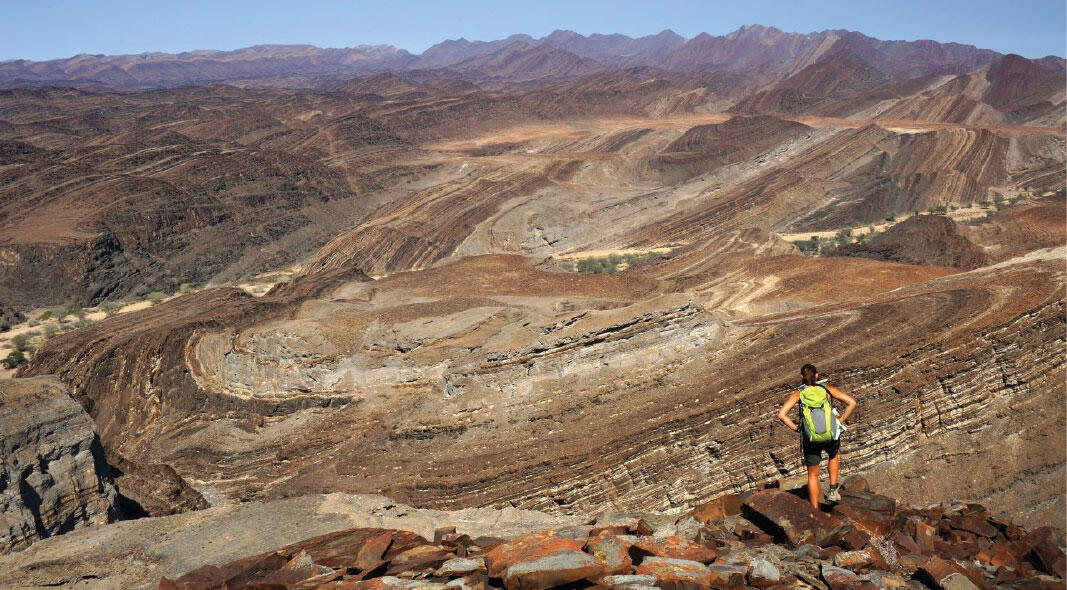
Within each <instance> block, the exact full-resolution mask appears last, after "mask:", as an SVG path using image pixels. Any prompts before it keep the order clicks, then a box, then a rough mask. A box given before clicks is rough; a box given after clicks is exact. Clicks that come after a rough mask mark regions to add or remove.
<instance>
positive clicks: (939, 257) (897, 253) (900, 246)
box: [834, 215, 989, 270]
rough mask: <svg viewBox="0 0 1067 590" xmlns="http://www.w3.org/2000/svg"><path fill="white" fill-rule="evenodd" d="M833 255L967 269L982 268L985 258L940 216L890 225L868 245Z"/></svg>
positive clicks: (840, 250)
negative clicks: (887, 229)
mask: <svg viewBox="0 0 1067 590" xmlns="http://www.w3.org/2000/svg"><path fill="white" fill-rule="evenodd" d="M834 254H835V255H837V256H856V257H860V258H871V259H874V260H885V261H888V262H902V263H905V264H929V265H933V266H951V267H953V268H961V269H964V270H971V269H974V268H978V267H981V266H985V265H986V264H988V262H989V256H987V255H986V253H985V252H984V251H983V250H982V248H981V247H980V246H978V245H977V244H975V243H974V242H972V241H970V240H969V239H967V237H966V236H965V235H963V233H962V232H960V231H959V228H958V227H957V226H956V223H955V222H954V221H952V220H951V219H949V218H947V217H943V216H940V215H917V216H915V217H910V218H908V219H907V220H905V221H903V222H901V223H898V224H897V225H894V226H893V227H892V228H890V229H889V231H887V232H886V233H884V234H882V235H879V236H876V237H875V238H874V239H872V240H871V241H870V242H867V243H863V244H849V245H847V246H845V247H843V248H838V249H837V250H835V251H834Z"/></svg>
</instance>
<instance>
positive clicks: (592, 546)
mask: <svg viewBox="0 0 1067 590" xmlns="http://www.w3.org/2000/svg"><path fill="white" fill-rule="evenodd" d="M636 539H637V538H636V537H633V536H620V535H611V534H607V533H601V534H600V535H598V536H596V537H591V538H590V539H589V542H588V543H586V546H585V548H586V551H588V552H589V553H591V554H592V555H593V556H594V557H596V558H597V559H599V560H600V561H601V563H603V564H604V566H605V567H606V568H607V570H608V573H610V574H629V573H630V572H632V571H633V559H632V558H631V557H630V546H631V545H632V544H633V542H634V541H635V540H636Z"/></svg>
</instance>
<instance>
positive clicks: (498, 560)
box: [485, 531, 582, 578]
mask: <svg viewBox="0 0 1067 590" xmlns="http://www.w3.org/2000/svg"><path fill="white" fill-rule="evenodd" d="M565 549H566V550H571V551H581V550H582V543H579V542H578V541H575V540H574V539H571V538H569V537H560V536H558V535H556V532H555V531H541V532H536V533H530V534H528V535H523V536H521V537H518V538H517V539H513V540H511V541H508V542H507V543H503V544H501V545H497V546H496V547H494V548H493V549H492V550H490V551H489V552H488V553H486V554H485V565H486V568H487V569H488V571H489V577H491V578H501V577H503V576H504V573H505V572H506V571H507V569H508V568H509V567H511V566H512V565H515V564H518V563H524V562H530V561H535V560H537V559H540V558H542V557H547V556H549V555H551V554H553V553H555V552H557V551H562V550H565Z"/></svg>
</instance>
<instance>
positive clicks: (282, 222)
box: [0, 29, 1067, 525]
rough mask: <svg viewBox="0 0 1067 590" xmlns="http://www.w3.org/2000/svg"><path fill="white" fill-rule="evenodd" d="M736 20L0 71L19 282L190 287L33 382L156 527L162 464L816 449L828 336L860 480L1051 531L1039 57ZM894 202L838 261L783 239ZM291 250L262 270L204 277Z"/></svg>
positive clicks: (188, 468)
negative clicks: (199, 82) (140, 86)
mask: <svg viewBox="0 0 1067 590" xmlns="http://www.w3.org/2000/svg"><path fill="white" fill-rule="evenodd" d="M743 33H744V34H743V35H742V34H739V35H738V36H737V37H735V38H731V39H727V41H729V42H727V41H722V40H721V39H720V40H716V39H714V38H710V37H708V38H707V39H702V38H697V39H694V40H690V41H689V42H686V43H685V44H684V45H680V46H679V45H677V44H675V43H674V42H673V41H672V40H671V39H670V36H669V35H668V36H666V37H663V38H660V39H659V40H658V41H657V40H653V39H646V40H644V41H642V43H643V44H647V45H641V47H645V50H648V51H653V52H655V51H659V52H660V53H658V54H657V55H664V56H668V55H669V57H664V60H665V63H673V64H675V65H674V66H672V69H670V70H665V69H657V68H652V67H634V68H630V69H626V70H617V69H611V67H616V66H611V67H606V66H604V64H603V63H600V62H596V63H590V61H589V60H592V59H593V58H590V57H587V56H584V55H578V54H575V53H570V52H568V50H565V49H561V48H560V47H557V46H549V45H546V44H545V43H528V42H525V41H523V42H522V44H521V45H519V46H516V45H514V44H507V45H504V46H501V47H496V48H494V49H491V50H489V49H487V48H485V47H482V46H456V47H451V48H450V49H449V48H439V51H438V52H437V53H439V54H441V55H439V56H438V57H439V58H441V59H445V57H443V56H445V54H447V53H449V52H454V55H455V56H459V57H457V59H456V61H452V62H449V66H448V67H441V68H437V69H426V70H418V71H416V70H411V71H407V72H399V73H398V72H387V73H378V74H376V75H374V76H366V77H362V78H359V79H354V80H333V79H331V80H329V81H328V82H327V81H323V83H322V84H319V85H317V86H316V87H315V88H302V89H286V88H274V89H252V88H236V87H232V86H200V87H191V88H179V89H170V90H151V91H141V92H131V93H125V94H119V93H112V92H104V91H101V92H88V91H76V90H69V89H41V90H26V89H17V90H11V91H5V92H4V93H2V94H0V154H3V157H4V160H3V163H2V165H0V278H2V279H3V282H2V283H0V297H2V298H3V299H4V301H5V306H4V308H5V309H6V308H7V307H8V305H7V304H6V301H9V300H10V301H13V302H15V304H13V305H12V307H13V308H17V307H19V306H20V305H21V306H22V307H24V308H29V307H33V306H39V305H52V304H56V303H63V302H68V301H73V302H77V303H81V304H85V303H92V302H98V301H101V300H105V299H122V298H125V297H128V296H131V295H142V294H144V293H145V292H147V291H149V290H161V291H167V292H172V291H174V290H175V289H177V288H178V286H179V285H181V284H185V283H193V284H195V285H204V284H207V285H208V287H207V288H204V289H203V290H199V291H196V292H190V293H186V294H183V295H181V296H178V297H175V298H173V299H171V300H168V301H165V302H163V303H160V304H159V305H155V306H149V307H148V308H147V309H142V310H140V311H136V312H132V313H121V314H118V315H115V316H114V317H110V318H108V319H105V320H103V321H101V322H99V323H97V324H94V325H91V326H88V327H85V328H82V329H79V330H74V331H71V332H68V333H65V334H61V335H59V336H55V337H52V338H49V339H48V340H47V341H46V342H45V343H44V346H43V347H42V348H41V349H40V350H39V351H37V352H36V354H35V355H34V356H33V358H32V360H31V361H30V362H29V363H28V364H27V365H25V366H24V367H23V368H22V369H20V372H19V375H20V376H31V375H42V374H54V375H56V376H57V377H58V378H59V379H60V380H61V381H62V382H63V383H64V384H65V385H67V386H68V387H69V389H70V392H71V394H72V395H73V397H74V398H75V399H76V400H77V401H78V402H79V403H80V404H81V406H82V407H83V408H84V409H85V410H86V412H88V414H89V415H90V416H91V418H92V420H93V422H94V424H95V427H96V430H97V431H98V433H99V436H100V440H101V442H102V445H103V447H104V450H105V454H106V456H107V458H108V460H109V461H111V462H112V464H113V465H116V466H118V465H121V466H122V467H121V468H120V470H121V471H123V472H128V474H131V475H125V476H123V477H127V479H126V482H127V483H123V481H122V480H121V479H117V480H116V482H115V485H116V486H117V489H118V492H119V493H121V494H126V496H127V497H132V496H131V492H130V490H129V489H126V490H124V486H127V488H129V487H131V486H133V485H134V484H132V483H130V482H133V481H137V482H140V483H138V484H137V485H138V486H142V487H141V488H140V489H138V493H137V494H134V495H137V497H141V498H146V500H145V501H144V503H142V508H144V509H145V512H147V513H149V514H150V515H158V514H162V512H161V510H163V508H160V506H161V505H162V504H165V502H164V503H162V504H161V503H159V502H157V501H156V500H158V498H160V497H161V494H160V492H159V490H153V489H152V488H151V477H147V476H145V475H143V474H151V473H155V471H153V470H157V468H158V469H163V470H164V471H166V473H167V474H168V478H167V479H168V481H167V485H169V486H171V488H172V489H174V490H179V491H181V493H183V494H185V497H186V499H189V502H187V504H188V505H189V506H194V507H195V506H199V505H201V504H203V503H212V504H227V503H232V502H254V501H265V500H275V499H279V498H289V497H295V496H302V495H307V494H318V493H331V492H348V493H375V494H384V495H386V496H389V497H391V498H394V499H396V500H398V501H403V502H408V503H411V504H413V505H417V506H423V507H436V508H462V507H468V506H496V507H503V506H513V507H519V508H532V509H538V510H544V511H548V512H554V513H557V514H558V513H563V514H576V513H582V512H595V511H598V510H603V509H608V508H611V509H615V510H668V511H673V510H681V509H683V507H686V506H692V505H694V504H696V503H698V502H701V501H704V500H707V499H709V498H711V497H713V496H716V495H718V494H721V493H723V492H740V491H744V490H749V489H752V488H754V487H758V486H760V485H762V484H763V483H765V482H767V481H769V480H773V479H780V478H791V477H793V476H797V475H800V473H801V469H802V467H801V465H800V462H799V461H798V460H797V457H796V448H795V447H796V443H797V441H796V438H795V436H794V435H793V434H792V433H789V432H787V431H786V430H785V429H783V428H781V427H780V425H779V424H778V423H777V422H776V420H775V419H774V413H775V411H776V410H777V408H778V406H779V405H780V403H781V402H782V400H783V399H784V397H785V396H786V395H787V394H788V392H789V391H790V390H791V388H792V387H793V386H794V385H795V382H796V380H797V379H796V373H797V369H798V367H799V366H800V365H801V364H802V363H804V362H815V363H816V364H818V365H819V366H820V367H821V368H822V369H823V371H824V373H827V374H828V375H829V376H830V378H831V380H832V382H833V383H834V384H836V385H838V386H840V387H841V388H842V389H844V390H846V391H848V392H850V393H852V394H853V395H855V396H856V398H857V399H859V400H860V409H859V410H858V413H857V414H856V418H855V419H854V420H853V422H852V423H850V429H851V430H850V432H849V434H848V438H847V439H846V443H845V449H846V450H845V454H846V455H845V456H846V457H847V461H848V462H847V469H848V470H850V471H857V472H864V473H865V474H866V476H867V477H868V479H870V480H871V482H872V483H874V484H876V485H877V486H878V488H879V489H884V490H887V491H889V492H891V493H892V494H894V495H896V496H897V497H900V498H901V499H902V500H905V501H908V502H912V503H915V504H925V503H929V502H936V501H942V500H947V499H949V498H962V499H966V500H977V501H981V502H984V503H986V504H988V505H989V506H991V507H993V508H994V510H996V511H998V512H1000V513H1002V514H1007V515H1009V516H1011V517H1012V518H1014V519H1016V521H1019V522H1025V523H1027V524H1031V525H1043V524H1049V523H1054V522H1055V521H1056V519H1057V518H1060V517H1062V515H1063V514H1064V510H1065V506H1064V486H1063V481H1064V480H1063V475H1064V458H1065V453H1067V441H1064V439H1063V435H1062V433H1063V432H1064V417H1063V414H1062V412H1050V411H1048V408H1061V407H1062V406H1063V404H1064V403H1065V401H1067V400H1065V396H1067V393H1065V386H1064V383H1065V382H1067V375H1065V362H1064V361H1065V358H1067V342H1065V338H1064V331H1063V318H1064V313H1065V311H1067V308H1065V296H1064V287H1065V282H1067V281H1065V269H1064V266H1063V260H1064V256H1065V255H1067V252H1065V242H1064V240H1065V234H1064V228H1065V227H1067V219H1065V208H1064V202H1063V199H1062V196H1060V197H1055V196H1050V195H1051V194H1055V193H1057V192H1062V189H1063V188H1064V177H1063V170H1064V165H1065V161H1067V157H1065V140H1064V128H1063V119H1062V117H1061V116H1058V115H1057V114H1056V113H1057V112H1062V107H1063V104H1064V102H1063V101H1064V98H1063V88H1062V86H1060V85H1057V84H1054V83H1052V82H1051V80H1053V77H1054V76H1053V75H1052V74H1049V72H1055V71H1056V68H1055V67H1054V66H1055V64H1052V65H1049V64H1047V63H1044V62H1038V61H1034V60H1024V61H1025V62H1026V63H1022V62H1019V61H1018V60H1016V59H1015V58H1013V57H1011V56H1001V57H999V58H997V57H996V56H993V55H986V54H983V53H981V52H977V53H976V52H971V51H969V50H967V48H961V47H954V48H953V49H952V51H947V50H946V51H945V52H942V53H940V54H938V55H940V56H941V57H938V58H936V59H935V58H933V57H931V58H929V59H928V60H927V61H926V62H924V61H923V59H924V58H923V56H924V55H925V54H924V53H923V52H922V51H919V49H921V48H918V47H916V46H914V45H908V44H904V45H893V44H888V45H885V44H875V43H872V42H871V41H870V40H868V39H867V38H859V37H856V36H850V35H846V34H838V33H834V35H832V38H829V37H826V38H822V40H821V41H820V39H819V38H816V37H810V38H807V37H804V38H801V37H788V36H787V37H783V36H782V35H780V33H781V32H780V31H776V30H768V29H759V30H747V31H744V32H743ZM616 41H619V40H616ZM557 42H559V43H564V42H566V43H569V46H570V47H571V49H573V50H575V51H579V50H580V51H586V52H592V51H593V49H592V48H591V47H590V46H587V45H584V44H583V42H581V40H580V39H574V38H571V39H570V41H566V40H565V39H563V37H559V38H557ZM619 42H620V43H621V41H619ZM783 43H784V45H783ZM460 45H462V44H460ZM657 47H658V48H659V49H656V48H657ZM746 47H749V48H750V49H751V48H752V47H774V48H776V49H775V51H770V52H769V53H768V54H767V55H781V56H782V59H786V58H788V60H789V63H790V64H791V65H790V66H789V67H787V68H784V69H778V68H779V67H781V63H785V62H781V63H779V64H778V65H773V64H772V63H771V62H766V63H762V62H761V63H750V60H749V58H751V57H752V56H751V55H749V53H751V52H750V51H749V49H745V48H746ZM445 49H448V50H449V51H448V52H446V51H445ZM971 49H973V48H971ZM483 50H485V51H483ZM605 51H606V50H605ZM746 51H748V52H749V53H746ZM746 56H748V57H746ZM753 59H754V58H753ZM1019 59H1021V58H1019ZM746 60H749V61H746ZM446 61H447V60H446ZM924 63H925V65H923V64H924ZM701 64H704V66H701ZM709 64H714V67H712V65H709ZM728 64H733V66H736V68H734V67H733V66H731V68H727V65H728ZM627 65H635V64H627ZM636 65H640V64H636ZM748 66H751V67H752V68H753V69H752V70H745V69H744V68H745V67H748ZM757 66H758V67H757ZM702 68H705V69H702ZM552 72H557V73H558V74H559V75H558V76H555V75H552ZM1055 75H1056V76H1059V77H1060V78H1061V79H1062V72H1058V73H1056V74H1055ZM1061 81H1062V80H1061ZM1020 86H1025V87H1026V88H1027V89H1028V90H1027V91H1025V92H1024V91H1018V88H1019V87H1020ZM1049 105H1051V108H1050V107H1049ZM1057 109H1059V110H1058V111H1057ZM1006 199H1008V200H1006ZM982 203H987V205H988V206H989V207H990V215H989V217H988V218H986V219H975V220H971V221H969V222H968V224H964V223H961V222H957V221H953V220H951V219H948V218H944V219H942V218H933V217H930V216H926V215H918V213H920V212H931V213H933V212H937V211H939V210H940V211H942V212H944V211H947V210H949V209H954V208H956V207H961V206H968V207H969V208H976V209H977V208H980V207H982V206H983V205H981V204H982ZM993 203H995V207H996V208H997V209H1002V210H1000V211H999V212H996V213H993V212H992V208H993V207H994V204H993ZM898 216H900V217H905V216H907V217H910V219H908V220H907V221H905V222H904V223H901V224H900V225H899V226H895V227H890V228H889V230H888V231H887V232H886V233H885V234H883V235H882V236H877V237H874V238H871V240H870V242H869V243H866V244H855V245H853V246H849V247H845V245H843V244H842V247H841V248H840V251H839V252H835V254H838V255H834V256H830V255H824V256H806V255H804V254H802V253H801V252H800V251H799V250H798V249H797V248H796V247H795V246H794V245H793V244H791V243H789V242H787V241H785V240H783V239H782V238H781V237H779V235H778V232H780V233H791V234H797V235H803V233H804V232H819V231H822V232H828V233H832V232H838V231H842V232H843V231H844V230H846V229H851V228H855V227H866V226H870V227H871V233H873V232H874V227H873V226H874V224H875V223H880V224H881V223H887V224H889V225H890V226H891V225H892V224H893V223H895V221H896V218H897V217H898ZM842 235H843V236H844V235H845V234H843V233H842ZM826 254H829V252H826ZM600 259H604V260H607V261H608V266H603V262H602V261H598V260H600ZM594 262H596V264H593V263H594ZM598 265H599V266H598ZM283 267H284V268H285V269H286V270H285V273H284V276H285V277H286V278H292V281H291V282H283V283H281V284H278V285H277V286H275V287H274V288H273V289H272V290H271V291H270V292H268V293H266V294H264V295H262V296H261V297H255V296H252V295H249V294H248V293H246V292H245V291H243V290H241V289H237V288H232V287H213V286H212V285H227V284H233V283H235V282H237V281H238V280H239V279H241V278H242V277H247V276H248V275H249V274H253V273H257V272H261V271H264V270H276V269H278V268H283ZM590 269H599V270H607V272H600V273H598V272H584V271H588V270H590ZM1019 424H1026V425H1027V427H1026V428H1020V427H1019ZM160 466H164V467H165V469H164V467H160ZM991 466H992V467H991ZM171 470H172V471H171ZM983 470H984V471H983ZM160 472H161V473H162V472H163V471H160ZM137 474H142V475H137ZM960 474H973V476H970V477H961V476H960ZM979 474H982V475H979ZM194 490H195V491H194ZM183 505H184V504H183Z"/></svg>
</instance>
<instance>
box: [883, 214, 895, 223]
mask: <svg viewBox="0 0 1067 590" xmlns="http://www.w3.org/2000/svg"><path fill="white" fill-rule="evenodd" d="M885 220H886V221H888V222H889V223H893V222H894V221H896V220H897V217H896V215H890V216H889V217H886V218H885Z"/></svg>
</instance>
